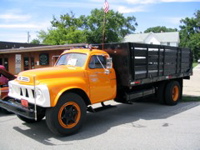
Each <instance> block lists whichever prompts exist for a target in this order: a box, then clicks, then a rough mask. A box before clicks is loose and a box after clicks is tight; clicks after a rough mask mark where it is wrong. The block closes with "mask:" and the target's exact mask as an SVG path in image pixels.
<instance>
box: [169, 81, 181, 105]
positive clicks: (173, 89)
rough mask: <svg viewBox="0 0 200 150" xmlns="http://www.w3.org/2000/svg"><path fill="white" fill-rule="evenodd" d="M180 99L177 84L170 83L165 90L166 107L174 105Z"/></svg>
mask: <svg viewBox="0 0 200 150" xmlns="http://www.w3.org/2000/svg"><path fill="white" fill-rule="evenodd" d="M180 97H181V87H180V84H179V82H177V81H171V82H169V83H167V85H166V88H165V103H166V104H167V105H171V106H173V105H176V104H177V103H178V102H179V100H180Z"/></svg>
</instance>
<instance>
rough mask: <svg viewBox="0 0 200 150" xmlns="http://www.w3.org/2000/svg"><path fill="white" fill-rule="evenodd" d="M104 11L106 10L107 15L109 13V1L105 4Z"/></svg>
mask: <svg viewBox="0 0 200 150" xmlns="http://www.w3.org/2000/svg"><path fill="white" fill-rule="evenodd" d="M103 9H104V12H105V13H107V12H108V11H109V4H108V2H107V0H105V2H104V5H103Z"/></svg>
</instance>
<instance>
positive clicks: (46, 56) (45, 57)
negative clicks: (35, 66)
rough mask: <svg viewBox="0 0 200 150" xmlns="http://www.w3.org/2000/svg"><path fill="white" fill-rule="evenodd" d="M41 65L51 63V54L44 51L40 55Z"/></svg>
mask: <svg viewBox="0 0 200 150" xmlns="http://www.w3.org/2000/svg"><path fill="white" fill-rule="evenodd" d="M39 61H40V65H49V54H47V53H43V54H40V57H39Z"/></svg>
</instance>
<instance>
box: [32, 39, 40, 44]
mask: <svg viewBox="0 0 200 150" xmlns="http://www.w3.org/2000/svg"><path fill="white" fill-rule="evenodd" d="M30 43H31V44H40V41H39V40H38V39H33V40H32V41H31V42H30Z"/></svg>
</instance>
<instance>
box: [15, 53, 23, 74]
mask: <svg viewBox="0 0 200 150" xmlns="http://www.w3.org/2000/svg"><path fill="white" fill-rule="evenodd" d="M21 60H22V56H21V54H16V55H15V73H16V74H18V73H19V72H21V71H22V70H21Z"/></svg>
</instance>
